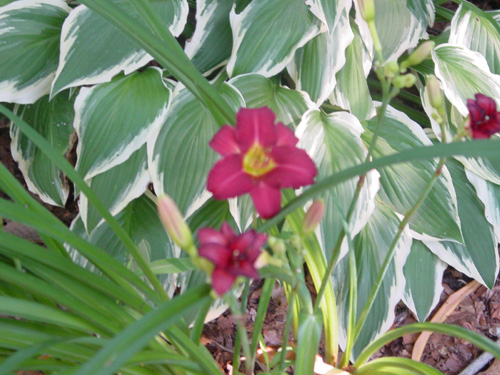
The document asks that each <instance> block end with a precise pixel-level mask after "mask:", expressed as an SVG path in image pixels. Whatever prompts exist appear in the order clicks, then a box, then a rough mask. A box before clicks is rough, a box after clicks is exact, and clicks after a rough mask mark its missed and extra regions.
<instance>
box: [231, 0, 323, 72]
mask: <svg viewBox="0 0 500 375" xmlns="http://www.w3.org/2000/svg"><path fill="white" fill-rule="evenodd" d="M230 20H231V28H232V30H233V50H232V53H231V57H230V58H229V62H228V65H227V71H228V73H229V76H231V77H232V76H237V75H240V74H243V73H250V72H253V73H259V74H262V75H264V76H266V77H271V76H273V75H275V74H277V73H279V72H280V71H281V70H283V68H284V67H285V66H286V65H287V64H288V63H289V62H290V60H291V59H292V58H293V54H294V53H295V51H296V50H297V48H299V47H302V46H303V45H304V44H305V43H306V42H307V41H308V40H310V39H312V38H313V37H314V36H315V35H317V34H319V32H320V28H321V24H322V23H321V21H319V20H318V19H317V18H316V17H315V16H314V15H313V14H312V13H311V12H310V11H309V9H308V7H307V5H306V4H305V3H304V1H303V0H274V1H253V2H251V3H250V4H248V5H247V7H246V8H245V10H244V11H243V12H241V13H240V14H236V12H235V11H234V10H233V11H232V12H231V15H230Z"/></svg>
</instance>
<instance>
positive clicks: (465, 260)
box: [424, 160, 498, 288]
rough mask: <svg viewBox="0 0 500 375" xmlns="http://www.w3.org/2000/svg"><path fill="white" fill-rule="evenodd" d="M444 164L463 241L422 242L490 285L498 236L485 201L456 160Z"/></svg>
mask: <svg viewBox="0 0 500 375" xmlns="http://www.w3.org/2000/svg"><path fill="white" fill-rule="evenodd" d="M447 165H448V169H449V171H450V173H451V176H452V178H453V185H454V186H455V191H456V194H457V201H458V213H459V215H460V218H461V219H462V233H463V238H464V244H460V243H456V242H448V241H442V242H434V241H425V240H424V243H425V244H426V245H427V246H428V247H429V249H430V250H431V251H432V252H433V253H434V254H436V255H437V256H438V257H439V258H441V260H443V261H444V262H446V263H448V264H449V265H451V266H453V267H455V268H456V269H457V270H459V271H460V272H463V273H465V274H466V275H467V276H469V277H472V278H474V279H476V280H477V281H479V282H480V283H482V284H484V285H486V286H488V287H489V288H492V287H493V286H494V285H495V278H496V275H497V274H498V252H497V240H496V238H495V234H494V232H493V228H492V227H491V225H490V223H489V222H488V221H487V220H486V218H485V211H484V205H483V203H482V202H481V201H480V200H479V198H478V197H477V195H476V192H475V189H474V187H473V186H472V184H471V183H470V182H469V181H468V179H467V176H466V175H465V171H464V168H463V166H462V165H461V164H460V163H458V162H457V161H455V160H449V161H448V162H447ZM434 212H436V211H434Z"/></svg>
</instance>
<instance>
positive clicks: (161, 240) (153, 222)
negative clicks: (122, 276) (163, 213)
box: [69, 195, 180, 295]
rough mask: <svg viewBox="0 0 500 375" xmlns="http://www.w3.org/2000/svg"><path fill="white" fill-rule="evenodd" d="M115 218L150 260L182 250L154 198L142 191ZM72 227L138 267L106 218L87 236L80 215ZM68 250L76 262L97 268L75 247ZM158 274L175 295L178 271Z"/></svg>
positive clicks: (125, 262) (120, 259)
mask: <svg viewBox="0 0 500 375" xmlns="http://www.w3.org/2000/svg"><path fill="white" fill-rule="evenodd" d="M115 218H116V219H117V220H118V222H119V223H120V224H121V227H122V228H123V229H124V230H125V231H126V232H127V233H128V235H129V236H130V237H131V238H132V240H133V241H134V243H135V244H136V246H137V247H138V248H139V251H140V252H141V254H142V256H143V257H144V258H145V259H146V261H147V262H148V263H151V262H154V261H157V260H162V259H169V258H178V257H179V255H180V250H179V249H178V248H175V247H174V246H173V243H172V241H171V240H170V237H169V236H168V235H167V233H166V232H165V229H164V228H163V225H162V224H161V222H160V219H159V218H158V214H157V211H156V204H155V202H154V201H153V200H151V198H149V197H148V196H147V195H143V196H141V197H140V198H138V199H136V200H134V201H132V202H130V203H129V204H128V205H127V207H125V209H124V210H122V211H121V212H120V213H119V214H118V215H116V216H115ZM71 230H72V231H74V232H76V233H78V234H79V235H80V236H82V237H83V238H85V239H87V240H88V241H89V242H90V243H92V244H93V245H96V246H98V247H100V248H101V249H103V250H104V251H106V252H107V253H108V254H109V255H111V256H113V257H114V258H116V259H117V260H119V261H120V262H121V263H122V264H127V265H129V266H130V267H131V268H132V269H134V270H135V269H138V266H137V264H136V263H135V262H134V261H133V259H132V257H131V255H130V252H129V251H128V250H127V249H126V248H125V247H124V246H123V243H122V242H121V241H120V240H119V239H118V237H116V235H115V233H114V232H113V230H111V228H110V227H109V225H108V224H107V223H106V222H104V221H103V222H102V223H101V224H100V225H99V226H98V227H97V228H95V229H94V231H93V232H92V234H91V235H90V236H88V235H87V234H86V232H85V228H84V227H83V223H82V221H81V219H80V216H78V217H77V218H76V219H75V221H73V223H72V225H71ZM69 252H70V255H71V258H72V259H73V261H74V262H75V263H76V264H79V265H81V266H82V267H87V268H89V269H91V270H95V268H94V267H93V265H91V264H89V263H88V261H87V259H86V258H84V257H82V256H81V255H80V254H79V253H78V252H77V251H76V250H74V249H70V250H69ZM158 278H159V279H160V282H161V283H162V285H163V287H164V288H165V290H166V291H167V292H168V293H169V295H172V294H173V293H174V291H175V289H176V285H177V284H176V280H177V275H176V274H163V275H158Z"/></svg>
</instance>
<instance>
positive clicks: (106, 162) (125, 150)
mask: <svg viewBox="0 0 500 375" xmlns="http://www.w3.org/2000/svg"><path fill="white" fill-rule="evenodd" d="M148 69H155V70H157V71H158V72H159V74H160V77H161V75H162V74H163V73H162V71H161V69H160V68H157V67H150V68H148ZM161 82H162V84H163V85H164V86H165V88H166V89H167V90H169V92H171V90H170V88H169V87H168V84H167V82H165V81H164V80H163V79H162V80H161ZM97 88H99V86H98V85H97V86H93V87H90V88H89V87H82V88H81V89H80V93H79V94H78V96H77V98H76V100H75V121H74V123H73V127H74V129H75V132H76V134H77V136H78V139H79V140H81V119H82V110H84V109H85V106H86V104H87V101H88V100H89V98H90V96H91V95H92V93H93V92H94V91H95V90H96V89H97ZM170 95H171V99H170V100H169V101H168V102H167V103H166V105H165V106H164V107H163V108H162V109H161V110H160V111H159V112H158V113H157V115H156V117H155V118H154V120H153V121H152V122H151V123H150V124H148V125H147V126H144V128H143V130H142V131H141V132H140V133H138V134H137V135H136V136H135V137H134V139H133V140H131V141H130V142H129V143H127V144H125V145H123V147H121V148H120V149H117V150H115V153H114V157H111V158H106V159H102V160H101V161H100V163H98V164H97V165H94V166H93V167H92V168H91V169H90V170H89V171H88V172H87V174H86V175H85V176H84V178H85V179H89V178H92V177H94V176H96V175H98V174H100V173H103V172H106V171H107V170H109V169H111V168H113V167H115V166H117V165H119V164H122V163H123V162H125V161H126V160H128V158H129V157H130V155H132V154H133V153H134V152H135V151H137V150H138V149H139V148H141V146H142V145H143V144H145V143H146V142H147V140H148V139H149V138H150V137H151V134H158V133H157V132H158V131H159V129H160V128H161V126H162V124H163V122H164V121H165V119H166V117H167V114H168V111H169V108H170V103H171V102H172V94H170ZM81 153H82V142H81V141H80V142H78V145H77V147H76V155H77V163H76V167H75V168H76V169H77V170H78V164H79V163H78V160H80V158H81Z"/></svg>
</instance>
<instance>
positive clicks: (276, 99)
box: [229, 73, 313, 230]
mask: <svg viewBox="0 0 500 375" xmlns="http://www.w3.org/2000/svg"><path fill="white" fill-rule="evenodd" d="M229 82H230V83H231V84H232V85H233V86H235V87H236V88H237V89H238V91H239V92H240V93H241V94H242V95H243V98H244V99H245V102H246V106H247V107H249V108H259V107H263V106H267V107H269V108H271V109H272V110H273V112H274V113H275V114H276V121H281V122H282V123H284V124H285V125H287V126H289V127H291V128H292V129H295V128H296V127H297V125H298V124H299V122H300V120H301V119H302V115H303V114H304V112H306V111H307V110H308V108H309V107H310V106H312V105H313V103H311V100H310V99H309V98H308V97H307V94H304V93H302V92H299V91H296V90H290V89H289V88H287V87H284V86H281V85H280V84H279V83H278V82H277V80H275V79H268V78H266V77H264V76H261V75H259V74H252V73H250V74H244V75H241V76H238V77H235V78H233V79H231V80H230V81H229ZM235 203H236V202H233V201H232V202H231V204H230V207H231V212H232V213H233V215H234V217H235V218H237V222H238V227H239V228H240V229H241V230H243V229H245V228H247V227H248V225H249V224H250V220H251V218H252V214H253V212H254V211H255V210H254V206H253V203H252V201H251V199H250V197H249V196H243V197H239V198H237V204H235Z"/></svg>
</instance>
